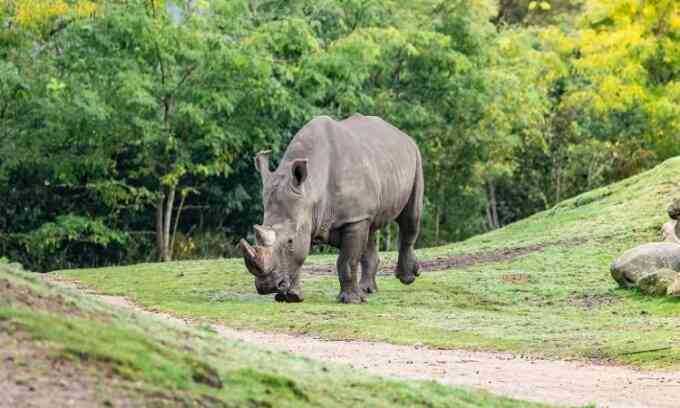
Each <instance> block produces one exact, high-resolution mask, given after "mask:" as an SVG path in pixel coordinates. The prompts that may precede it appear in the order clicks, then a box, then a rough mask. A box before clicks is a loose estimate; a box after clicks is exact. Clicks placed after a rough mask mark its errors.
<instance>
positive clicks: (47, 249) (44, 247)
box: [23, 214, 129, 270]
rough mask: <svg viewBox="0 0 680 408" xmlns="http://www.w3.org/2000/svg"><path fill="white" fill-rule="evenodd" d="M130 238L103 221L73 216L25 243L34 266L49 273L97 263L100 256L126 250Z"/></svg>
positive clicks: (42, 229)
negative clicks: (50, 269)
mask: <svg viewBox="0 0 680 408" xmlns="http://www.w3.org/2000/svg"><path fill="white" fill-rule="evenodd" d="M128 238H129V237H128V235H127V234H126V233H124V232H120V231H116V230H112V229H110V228H108V227H107V226H106V225H104V223H103V222H102V221H101V220H96V219H95V220H93V219H89V218H84V217H79V216H75V215H71V214H69V215H62V216H59V217H57V219H56V220H55V222H48V223H45V224H43V225H41V226H40V228H38V229H36V230H34V231H31V233H30V234H28V235H26V236H25V237H24V239H23V242H24V245H25V247H26V252H27V254H28V255H29V256H30V257H31V259H32V262H33V263H34V264H35V265H36V266H40V267H41V269H43V270H46V269H49V268H54V267H55V266H56V265H61V266H65V267H68V266H72V265H80V264H82V263H97V254H99V253H101V252H103V251H104V250H114V251H115V250H116V249H118V250H119V251H120V250H122V248H123V247H124V246H125V245H126V244H127V243H128Z"/></svg>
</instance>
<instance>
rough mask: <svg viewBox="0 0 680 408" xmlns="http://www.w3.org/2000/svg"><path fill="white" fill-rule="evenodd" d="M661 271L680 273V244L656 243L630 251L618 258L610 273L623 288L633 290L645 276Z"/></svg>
mask: <svg viewBox="0 0 680 408" xmlns="http://www.w3.org/2000/svg"><path fill="white" fill-rule="evenodd" d="M660 269H670V270H673V271H676V272H678V271H680V244H676V243H672V242H654V243H651V244H643V245H640V246H637V247H635V248H633V249H629V250H628V251H626V252H624V253H623V254H622V255H621V256H619V257H618V258H616V259H615V260H614V262H613V263H612V265H611V268H610V271H611V274H612V277H613V278H614V280H615V281H616V282H617V283H618V284H619V286H621V287H622V288H633V287H636V286H637V283H638V281H639V280H640V279H641V278H643V277H644V276H645V275H649V274H650V273H652V272H656V271H658V270H660Z"/></svg>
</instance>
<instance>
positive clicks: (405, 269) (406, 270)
mask: <svg viewBox="0 0 680 408" xmlns="http://www.w3.org/2000/svg"><path fill="white" fill-rule="evenodd" d="M394 274H395V275H396V276H397V278H399V280H400V281H401V283H403V284H404V285H410V284H412V283H413V282H414V281H415V280H416V278H417V277H418V276H420V271H419V270H418V262H416V254H415V253H414V252H413V249H409V250H408V251H406V252H405V253H403V254H402V253H400V254H399V260H398V261H397V270H396V271H395V272H394Z"/></svg>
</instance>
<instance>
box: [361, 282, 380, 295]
mask: <svg viewBox="0 0 680 408" xmlns="http://www.w3.org/2000/svg"><path fill="white" fill-rule="evenodd" d="M359 289H361V291H362V292H364V293H376V292H377V291H378V285H377V284H376V283H375V280H372V281H363V280H362V281H361V282H359Z"/></svg>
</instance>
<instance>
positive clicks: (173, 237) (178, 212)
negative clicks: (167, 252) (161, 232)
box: [170, 193, 187, 251]
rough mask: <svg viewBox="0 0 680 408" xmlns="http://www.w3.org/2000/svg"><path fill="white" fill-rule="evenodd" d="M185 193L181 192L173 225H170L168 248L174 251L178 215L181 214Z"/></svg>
mask: <svg viewBox="0 0 680 408" xmlns="http://www.w3.org/2000/svg"><path fill="white" fill-rule="evenodd" d="M186 198H187V194H184V193H183V194H182V199H181V200H180V201H179V207H177V215H175V225H174V226H173V227H172V239H171V240H170V248H171V250H173V251H174V249H175V239H176V238H177V226H178V225H179V217H180V216H181V215H182V210H183V209H184V200H186Z"/></svg>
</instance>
